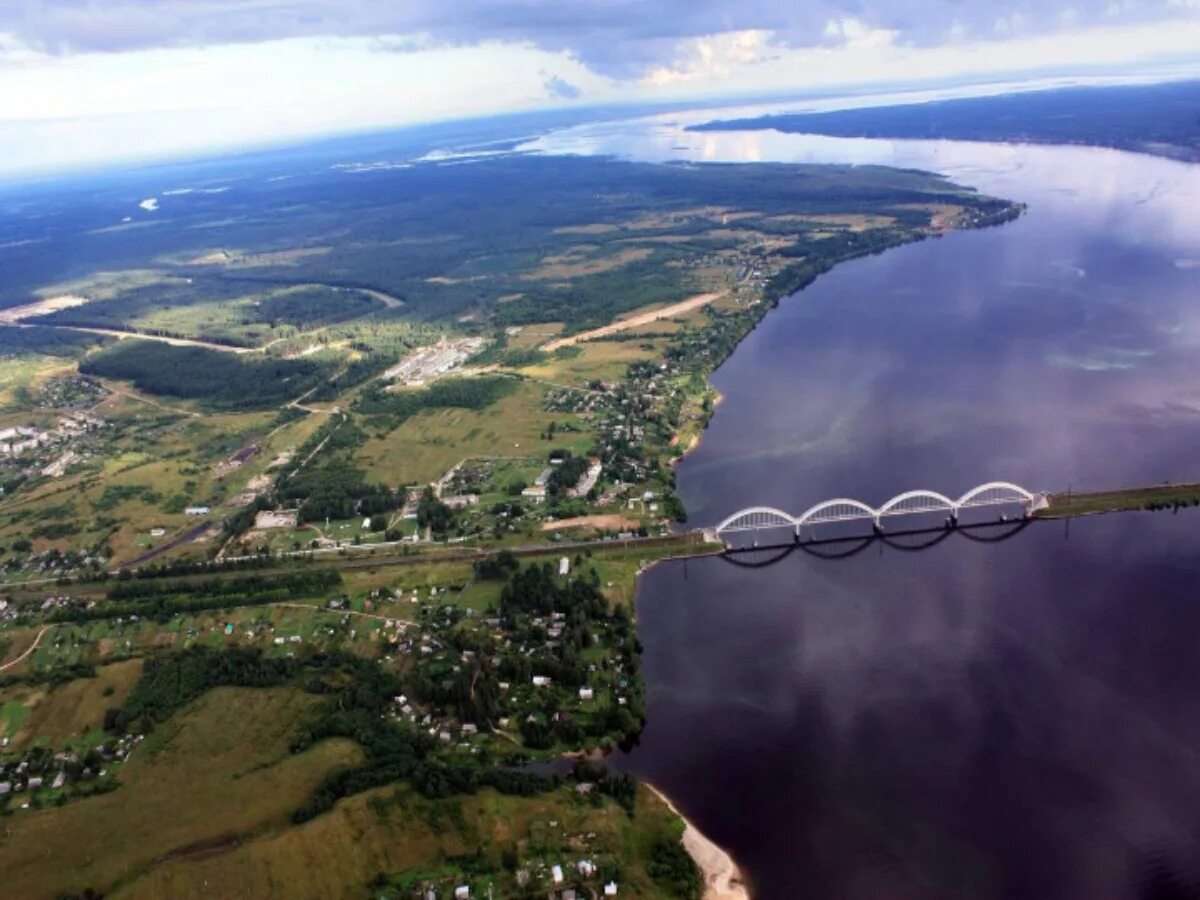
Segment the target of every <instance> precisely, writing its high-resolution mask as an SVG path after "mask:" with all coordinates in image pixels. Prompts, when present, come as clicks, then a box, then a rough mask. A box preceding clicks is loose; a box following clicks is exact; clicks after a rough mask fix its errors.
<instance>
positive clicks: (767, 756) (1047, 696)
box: [534, 113, 1200, 900]
mask: <svg viewBox="0 0 1200 900" xmlns="http://www.w3.org/2000/svg"><path fill="white" fill-rule="evenodd" d="M727 114H728V113H722V115H727ZM712 117H713V116H705V115H703V114H689V116H688V117H687V120H688V121H693V120H694V121H702V120H704V119H705V118H712ZM683 121H684V118H683V117H660V118H653V119H643V120H637V121H630V122H622V123H607V124H603V125H595V126H585V127H581V128H576V129H571V130H567V131H562V132H557V133H553V134H550V135H548V136H545V137H543V138H541V139H540V140H538V141H537V142H536V143H535V145H534V146H536V147H537V148H538V149H541V150H543V151H545V152H551V153H561V152H573V153H605V154H613V155H616V156H623V157H628V158H633V159H646V160H667V159H680V160H696V161H701V160H705V161H767V160H779V161H803V162H854V163H880V164H886V165H895V166H904V167H915V168H921V169H928V170H932V171H937V172H941V173H944V174H945V175H947V176H948V177H949V178H951V179H952V180H954V181H956V182H958V183H961V184H966V185H971V186H974V187H976V188H978V189H979V190H981V191H984V192H986V193H990V194H994V195H997V196H1003V197H1008V198H1011V199H1015V200H1019V201H1023V202H1025V203H1027V204H1028V207H1029V208H1028V212H1027V214H1026V215H1024V216H1023V217H1022V218H1021V219H1020V220H1018V221H1016V222H1013V223H1011V224H1008V225H1005V226H1003V227H1000V228H993V229H987V230H983V231H976V232H961V233H956V234H952V235H950V236H947V237H945V238H942V239H940V240H930V241H926V242H924V243H921V244H915V245H911V246H907V247H903V248H900V249H896V250H891V251H888V252H887V253H885V254H883V255H882V256H877V257H871V258H867V259H862V260H858V261H855V262H851V263H848V264H845V265H842V266H840V267H838V268H837V269H836V270H834V271H833V272H832V273H830V274H828V275H826V276H824V277H822V278H821V279H819V280H818V282H817V283H816V284H814V285H813V286H811V287H810V288H809V289H807V290H805V291H803V292H802V293H800V294H797V295H795V296H793V297H790V298H787V299H785V300H784V301H783V302H782V303H781V304H780V305H779V307H778V309H776V310H774V311H773V312H771V313H770V314H769V315H768V316H767V317H766V318H765V319H764V321H763V322H762V323H761V324H760V326H759V327H758V328H757V329H756V330H755V331H754V332H753V333H752V334H751V335H750V336H749V337H748V338H747V339H746V341H745V342H743V343H742V345H741V346H740V347H739V348H738V349H737V351H736V352H735V353H734V355H733V356H732V357H731V358H730V359H729V360H728V361H727V362H726V363H725V365H724V366H723V367H722V368H721V369H720V370H719V371H718V372H717V373H716V375H715V376H714V379H713V380H714V382H715V384H716V386H717V387H718V388H719V389H720V391H721V392H722V393H723V394H724V396H725V402H724V404H723V405H722V406H721V407H720V408H719V410H718V412H717V414H716V416H715V417H714V419H713V421H712V424H711V426H710V428H709V431H708V433H707V434H706V436H705V439H704V442H703V443H702V445H701V446H700V447H699V449H698V450H697V451H696V452H695V453H693V454H692V455H691V456H690V457H689V458H688V459H687V460H686V461H685V462H684V463H683V464H682V466H681V467H680V470H679V481H680V488H681V491H682V494H683V497H684V499H685V501H686V503H687V507H688V510H689V512H690V514H691V519H692V522H693V523H694V524H700V525H708V524H714V523H715V522H717V521H719V520H720V519H721V518H723V517H724V516H725V515H727V514H729V513H730V512H733V511H734V510H736V509H738V508H740V507H743V506H747V505H753V504H760V503H761V504H770V505H774V506H779V507H782V508H784V509H789V510H791V511H793V512H796V513H798V512H800V511H802V510H803V509H805V508H807V507H808V506H809V505H811V504H813V503H815V502H817V501H820V500H824V499H827V498H830V497H837V496H849V497H857V498H859V499H861V500H863V501H866V502H868V503H871V504H878V503H880V502H882V501H883V500H885V499H886V498H888V497H890V496H892V495H893V494H896V493H899V492H901V491H904V490H908V489H912V488H930V489H934V490H938V491H941V492H943V493H945V494H948V495H951V496H957V495H958V494H961V493H962V492H964V491H965V490H966V489H968V488H970V487H972V486H974V485H976V484H978V483H981V482H984V481H989V480H993V479H997V480H1006V481H1014V482H1017V483H1018V484H1022V485H1024V486H1026V487H1027V488H1030V489H1031V490H1059V489H1064V488H1066V487H1067V486H1068V485H1073V486H1074V487H1075V488H1076V489H1086V488H1095V487H1103V486H1120V485H1126V484H1144V483H1156V482H1162V481H1164V480H1167V479H1170V480H1175V479H1192V480H1195V479H1200V166H1188V165H1185V164H1180V163H1174V162H1170V161H1166V160H1160V159H1156V158H1152V157H1147V156H1137V155H1131V154H1125V153H1119V152H1114V151H1106V150H1098V149H1088V148H1077V147H1070V148H1068V147H1031V146H999V145H986V144H966V143H951V142H894V141H879V140H840V139H830V138H820V137H812V136H799V135H781V134H777V133H774V132H738V133H689V132H685V131H683V130H682V129H681V128H680V127H679V124H680V123H681V122H683ZM1198 534H1200V511H1198V512H1183V513H1180V514H1178V515H1172V514H1171V513H1136V514H1124V515H1120V516H1107V517H1097V518H1091V519H1081V520H1076V521H1074V522H1072V523H1071V524H1070V526H1069V529H1068V527H1067V526H1066V525H1065V524H1064V523H1062V522H1058V523H1041V524H1036V525H1032V526H1030V527H1028V528H1025V529H1024V530H1022V531H1020V532H1018V533H1016V534H1014V535H1012V536H1011V537H1010V538H1009V539H1008V540H1005V541H997V542H993V543H983V542H978V541H972V540H969V539H968V538H966V537H964V536H963V535H961V534H952V535H949V536H948V537H947V539H945V540H943V541H941V542H940V543H937V544H936V546H933V547H931V548H929V549H925V550H923V551H921V552H912V551H911V550H905V549H898V548H895V547H892V546H889V545H887V544H884V543H875V544H871V545H869V546H867V547H865V549H863V550H862V552H859V553H857V554H855V555H852V556H849V557H847V558H843V559H820V558H816V557H815V556H812V555H810V554H808V553H806V552H801V551H798V552H794V553H792V554H791V555H789V556H787V557H785V558H783V559H782V560H780V561H779V562H778V563H776V564H774V565H772V566H769V567H764V568H756V569H748V568H741V567H736V566H734V565H731V564H730V563H728V562H726V561H723V560H721V559H706V560H701V561H695V560H693V561H690V562H688V563H686V564H685V563H676V564H669V565H663V566H659V567H656V568H654V569H653V570H651V571H650V572H649V573H648V574H647V575H646V576H645V578H644V580H643V582H642V585H641V590H640V593H639V596H638V610H639V623H640V633H641V635H642V639H643V642H644V644H645V648H646V652H645V658H644V673H645V677H646V679H647V684H648V691H649V693H648V724H647V727H646V729H645V732H644V733H643V735H642V739H641V743H640V745H639V746H638V747H637V748H636V749H635V750H634V751H633V752H632V753H631V754H630V755H629V756H628V757H627V758H626V759H625V760H624V761H623V763H622V764H623V765H627V766H629V767H630V768H632V769H633V770H635V771H637V772H638V773H639V774H641V775H643V776H644V777H646V778H647V779H648V780H650V781H651V782H653V783H654V784H656V785H658V786H660V787H661V788H662V789H663V790H664V791H665V792H666V793H667V794H669V795H670V796H671V797H672V799H673V800H675V801H676V803H677V804H678V805H679V807H680V808H681V810H682V811H683V812H684V813H685V814H686V815H688V816H689V818H691V819H692V820H693V821H695V822H696V824H697V825H698V826H699V827H700V829H701V830H702V831H704V832H705V833H706V834H708V835H709V836H710V837H712V838H713V839H714V840H715V841H717V842H718V843H720V844H721V845H723V846H724V847H726V848H727V849H729V851H730V852H731V853H732V854H733V856H734V857H735V859H737V860H738V862H739V863H740V864H741V865H742V866H743V868H744V869H745V870H746V871H747V872H748V874H749V875H750V877H751V878H752V880H753V882H754V884H755V886H756V888H757V892H756V893H757V894H758V895H759V896H761V897H787V898H792V897H796V898H801V897H803V898H822V897H828V898H893V897H896V898H903V897H912V898H937V897H945V898H961V897H1004V898H1022V900H1032V898H1039V897H1054V898H1086V900H1104V898H1110V897H1111V898H1125V897H1166V896H1190V894H1189V893H1188V891H1189V890H1197V889H1198V888H1197V886H1198V885H1200V644H1198V641H1197V637H1198V636H1200V553H1198V552H1197V535H1198ZM1174 889H1178V891H1179V892H1181V893H1172V890H1174Z"/></svg>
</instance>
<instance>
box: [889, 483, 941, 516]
mask: <svg viewBox="0 0 1200 900" xmlns="http://www.w3.org/2000/svg"><path fill="white" fill-rule="evenodd" d="M957 508H958V504H957V503H955V502H954V501H953V500H951V499H950V498H949V497H947V496H946V495H945V494H939V493H938V492H937V491H925V490H917V491H906V492H905V493H903V494H897V495H896V496H895V497H893V498H892V499H891V500H889V501H888V502H887V503H885V504H883V506H881V507H879V511H878V518H883V517H884V516H905V515H909V514H910V513H923V512H940V511H942V510H945V511H946V512H950V513H952V512H954V511H955V510H956V509H957Z"/></svg>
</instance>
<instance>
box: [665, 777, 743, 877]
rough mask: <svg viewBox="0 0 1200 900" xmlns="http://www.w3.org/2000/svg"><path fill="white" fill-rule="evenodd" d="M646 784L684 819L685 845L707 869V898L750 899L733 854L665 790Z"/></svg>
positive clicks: (693, 856) (701, 865)
mask: <svg viewBox="0 0 1200 900" xmlns="http://www.w3.org/2000/svg"><path fill="white" fill-rule="evenodd" d="M643 784H645V782H643ZM646 787H648V788H650V790H652V791H654V794H655V796H657V797H658V798H659V799H660V800H662V802H663V803H665V804H667V806H668V807H670V809H671V812H673V813H675V815H677V816H679V818H681V819H683V824H684V831H683V848H684V849H685V850H687V852H688V855H689V856H691V857H692V859H694V860H695V861H696V865H697V866H699V867H700V871H701V872H702V873H704V900H750V897H751V895H750V888H749V886H748V885H747V883H746V879H745V877H744V876H743V875H742V871H741V869H739V868H738V865H737V863H735V862H734V861H733V857H731V856H730V855H729V854H728V853H726V852H725V851H724V850H722V849H721V848H720V847H718V846H717V845H716V844H714V843H713V842H712V841H710V840H709V839H708V838H707V837H705V836H704V833H703V832H701V831H700V829H698V828H697V827H696V826H695V825H693V824H692V823H691V822H690V821H688V819H687V817H686V816H684V815H683V814H682V813H681V812H680V811H679V810H677V809H676V808H675V805H674V804H673V803H671V801H670V800H669V799H667V797H666V796H665V795H664V794H663V793H662V791H660V790H658V789H657V788H656V787H654V786H653V785H650V784H647V785H646Z"/></svg>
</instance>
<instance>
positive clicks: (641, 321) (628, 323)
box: [542, 292, 727, 353]
mask: <svg viewBox="0 0 1200 900" xmlns="http://www.w3.org/2000/svg"><path fill="white" fill-rule="evenodd" d="M725 296H727V294H726V293H725V292H721V293H715V294H697V295H696V296H695V297H689V298H688V299H687V300H681V301H680V302H679V303H672V304H671V305H670V306H663V307H660V308H659V309H653V310H650V311H649V312H644V313H640V314H638V315H636V316H630V317H629V318H627V319H618V320H617V321H615V322H613V323H612V324H611V325H605V326H604V327H603V328H593V329H592V330H591V331H581V332H580V333H579V334H573V335H571V336H570V337H562V338H556V339H555V340H553V341H550V342H549V343H548V344H543V345H542V349H543V350H545V351H546V352H547V353H553V352H554V351H555V350H557V349H558V348H559V347H570V346H572V345H574V344H578V343H581V342H583V341H594V340H596V339H597V338H602V337H608V335H610V334H618V333H620V332H622V331H628V330H629V329H631V328H639V327H641V326H642V325H649V324H650V323H651V322H657V321H659V320H660V319H670V318H673V317H675V316H678V315H682V314H683V313H689V312H691V311H692V310H695V309H699V308H700V307H702V306H707V305H708V304H710V303H712V302H714V301H716V300H720V299H721V298H722V297H725Z"/></svg>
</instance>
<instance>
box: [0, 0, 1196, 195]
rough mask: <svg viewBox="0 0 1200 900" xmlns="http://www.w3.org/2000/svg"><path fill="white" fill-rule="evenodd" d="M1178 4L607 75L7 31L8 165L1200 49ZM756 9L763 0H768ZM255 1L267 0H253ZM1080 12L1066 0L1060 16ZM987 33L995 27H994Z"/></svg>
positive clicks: (865, 34) (860, 24) (778, 49)
mask: <svg viewBox="0 0 1200 900" xmlns="http://www.w3.org/2000/svg"><path fill="white" fill-rule="evenodd" d="M2 2H3V0H0V3H2ZM212 2H218V0H212ZM221 2H223V0H221ZM514 2H515V0H514ZM1081 2H1082V0H1081ZM1170 2H1171V3H1173V4H1174V5H1175V6H1176V7H1177V8H1178V10H1177V11H1178V15H1177V16H1176V17H1175V18H1174V19H1172V20H1170V21H1154V22H1146V23H1143V24H1121V25H1117V24H1113V25H1109V26H1103V27H1100V26H1096V25H1092V26H1090V27H1077V28H1073V29H1071V30H1067V31H1047V32H1044V33H1040V32H1039V33H1036V34H1029V33H1027V29H1026V27H1025V25H1023V24H1022V22H1023V20H1022V19H1021V14H1020V13H1019V11H1018V14H1015V15H1010V16H1006V17H1004V18H1003V21H1002V24H1001V25H1000V26H998V27H1002V28H1003V29H1005V30H1006V31H1008V32H1011V36H1010V37H1007V38H1005V39H995V38H994V36H993V38H992V39H984V38H982V37H981V36H980V34H979V28H978V22H974V23H973V22H970V21H967V20H965V19H964V20H962V21H959V20H944V21H942V23H941V24H942V26H943V27H944V29H945V32H944V33H945V35H947V37H946V38H945V40H944V41H943V42H941V43H933V44H925V43H919V42H915V41H914V40H913V38H912V29H911V27H904V28H902V27H899V26H897V27H890V26H885V25H881V24H879V21H880V20H879V17H878V16H876V17H874V18H866V17H863V16H860V15H858V14H854V15H848V14H844V13H840V12H837V11H836V10H835V14H832V15H827V16H825V17H824V18H821V19H819V20H814V22H813V27H812V32H811V34H810V35H809V36H808V38H807V39H806V40H804V41H798V39H797V37H796V35H795V34H793V33H785V32H783V31H781V30H780V29H778V28H730V29H723V30H722V29H717V30H714V31H713V32H712V33H703V34H699V35H694V36H691V37H682V38H680V37H676V36H672V35H671V34H670V32H671V29H669V28H666V27H665V26H664V31H663V33H662V34H657V33H654V32H652V31H646V32H645V33H641V38H640V40H641V41H642V46H643V49H645V48H647V47H649V48H652V49H653V53H652V54H651V55H650V56H648V57H647V66H646V67H644V68H640V69H638V71H639V72H640V73H641V74H639V75H638V76H637V77H615V76H612V75H607V74H603V73H602V72H601V71H600V70H598V68H597V67H596V66H595V65H589V64H588V58H586V57H584V56H581V55H579V54H578V53H576V52H575V51H573V50H570V49H565V46H564V47H563V48H559V49H547V45H548V44H550V43H553V42H551V41H549V40H546V41H542V42H540V43H535V42H533V41H530V40H521V39H517V38H515V37H514V38H511V39H504V40H501V39H498V38H497V39H490V38H485V39H479V40H477V41H474V42H473V43H470V44H469V45H468V44H461V43H455V42H453V41H451V40H448V39H447V38H446V37H445V36H444V35H443V34H442V33H440V32H439V31H438V30H436V29H431V30H426V31H413V32H412V33H406V34H386V33H385V34H374V35H369V36H361V37H353V36H351V37H339V36H330V35H320V36H307V37H292V38H287V39H278V40H263V41H259V42H255V43H247V42H243V43H217V44H212V45H193V46H151V47H149V48H148V49H140V50H125V51H122V52H85V53H74V54H61V53H55V52H50V50H49V49H38V48H37V47H35V46H34V45H33V44H31V43H29V42H28V41H22V40H19V39H17V38H16V37H14V36H13V35H11V34H9V35H2V34H0V97H2V98H3V102H2V103H0V175H3V174H5V173H12V172H15V171H21V170H29V169H31V168H38V167H44V166H64V165H77V164H81V163H88V162H96V161H101V160H107V159H124V158H132V157H135V156H149V155H164V154H177V153H181V152H192V151H197V150H206V149H210V148H215V147H223V146H228V145H233V144H247V143H261V142H266V141H272V140H281V139H291V138H298V137H303V136H308V135H316V134H322V133H329V132H334V131H345V130H353V129H364V128H373V127H382V126H389V125H399V124H405V123H411V122H418V121H433V120H442V119H449V118H455V117H464V116H472V115H487V114H491V113H496V112H505V111H515V110H522V109H532V108H538V107H544V106H547V105H550V104H563V103H567V102H570V103H575V104H579V103H610V102H619V101H626V100H643V101H644V100H670V99H680V98H694V97H701V96H713V95H744V94H747V93H751V92H756V93H784V92H789V91H802V90H807V89H831V88H838V87H843V86H846V87H850V86H862V85H871V84H878V85H885V84H889V83H896V82H916V81H922V80H938V81H945V80H949V79H965V78H979V77H983V76H988V77H994V76H1002V77H1004V76H1009V77H1015V76H1019V75H1020V74H1021V73H1023V72H1034V71H1041V72H1044V71H1045V70H1046V69H1047V68H1048V67H1054V68H1056V69H1058V70H1059V71H1063V70H1075V71H1082V70H1092V69H1094V68H1095V67H1097V66H1104V67H1109V68H1110V69H1111V68H1114V67H1131V66H1137V65H1142V64H1145V63H1148V62H1153V61H1163V60H1179V59H1191V60H1196V59H1197V57H1198V56H1200V0H1170ZM749 4H750V7H751V8H754V0H749ZM826 5H830V4H826ZM832 5H833V6H836V5H837V4H836V3H833V4H832ZM164 8H165V7H158V8H156V10H155V11H156V13H157V14H158V15H159V18H154V19H153V21H154V23H155V27H159V26H160V25H161V24H162V22H163V21H164V20H163V19H161V14H162V10H163V9H164ZM253 8H254V9H257V10H259V11H260V12H261V11H262V10H264V9H266V8H267V6H266V5H264V2H260V0H255V4H254V7H253ZM864 8H865V7H864ZM1077 8H1078V4H1076V5H1071V6H1069V7H1065V8H1063V7H1059V8H1058V10H1057V14H1059V15H1066V14H1067V13H1069V12H1073V11H1074V10H1076V9H1077ZM962 11H964V12H965V11H966V7H965V6H963V7H962ZM529 14H530V15H532V13H529ZM564 15H565V14H564ZM1114 15H1117V16H1118V17H1119V16H1121V15H1125V13H1123V12H1121V11H1120V10H1117V12H1116V13H1114ZM1092 19H1094V16H1093V17H1092ZM2 21H3V18H2V17H0V22H2ZM705 21H708V20H705ZM714 21H716V20H714ZM990 22H995V19H994V16H993V18H992V19H991V20H990ZM667 24H671V23H667ZM106 27H107V28H108V29H109V30H107V31H105V32H104V33H105V34H106V35H109V36H111V26H106ZM563 27H564V28H566V27H567V23H563ZM597 27H598V26H597ZM987 30H988V32H989V34H991V33H992V32H991V25H990V24H989V27H988V29H987ZM562 43H564V45H565V43H566V42H562ZM51 49H52V48H51ZM593 53H594V51H593Z"/></svg>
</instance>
